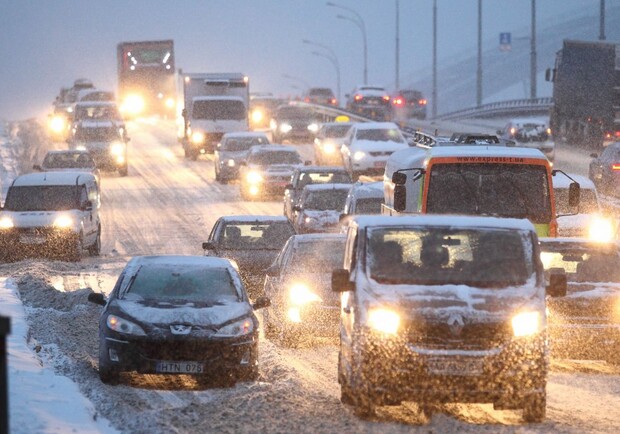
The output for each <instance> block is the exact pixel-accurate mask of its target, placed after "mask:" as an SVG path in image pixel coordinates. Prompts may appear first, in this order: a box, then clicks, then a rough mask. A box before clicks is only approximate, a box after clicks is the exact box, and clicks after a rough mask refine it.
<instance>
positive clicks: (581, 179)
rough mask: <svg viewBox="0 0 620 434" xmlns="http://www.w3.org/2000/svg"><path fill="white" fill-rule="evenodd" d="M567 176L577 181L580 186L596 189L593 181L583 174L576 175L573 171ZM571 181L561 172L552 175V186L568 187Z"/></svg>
mask: <svg viewBox="0 0 620 434" xmlns="http://www.w3.org/2000/svg"><path fill="white" fill-rule="evenodd" d="M568 176H570V177H571V178H573V179H574V180H575V181H576V182H578V183H579V186H580V187H581V188H586V189H588V190H596V187H595V186H594V183H593V182H592V181H591V180H590V179H589V178H586V177H585V176H582V175H576V174H573V173H569V174H568ZM571 182H573V181H571V180H570V179H568V178H567V177H566V176H564V175H563V174H561V173H558V174H556V175H555V176H554V177H553V188H568V186H569V185H570V184H571Z"/></svg>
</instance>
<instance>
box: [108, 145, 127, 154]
mask: <svg viewBox="0 0 620 434" xmlns="http://www.w3.org/2000/svg"><path fill="white" fill-rule="evenodd" d="M124 153H125V145H124V144H122V143H121V142H114V143H112V144H111V145H110V154H112V155H114V156H115V157H118V156H121V155H123V154H124Z"/></svg>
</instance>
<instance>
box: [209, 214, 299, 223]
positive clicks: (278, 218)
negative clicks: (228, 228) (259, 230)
mask: <svg viewBox="0 0 620 434" xmlns="http://www.w3.org/2000/svg"><path fill="white" fill-rule="evenodd" d="M218 221H223V222H227V223H271V222H288V221H289V220H288V218H287V217H286V216H284V215H225V216H222V217H220V218H219V219H218Z"/></svg>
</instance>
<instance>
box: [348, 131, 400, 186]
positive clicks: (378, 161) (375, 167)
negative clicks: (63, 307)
mask: <svg viewBox="0 0 620 434" xmlns="http://www.w3.org/2000/svg"><path fill="white" fill-rule="evenodd" d="M345 143H346V144H344V145H342V148H341V152H342V161H343V163H344V167H345V169H346V170H347V172H349V174H350V175H351V178H352V179H353V180H356V179H357V178H358V176H359V175H383V172H384V170H385V164H386V162H387V159H388V157H389V156H390V155H392V153H393V152H394V151H398V150H401V149H406V148H408V147H409V145H408V144H407V141H406V140H405V138H404V137H403V135H402V133H401V132H400V130H399V129H398V127H397V126H396V124H394V123H393V122H365V123H357V124H355V125H353V126H352V127H351V129H350V130H349V132H348V133H347V138H346V139H345Z"/></svg>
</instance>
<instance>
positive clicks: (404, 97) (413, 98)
mask: <svg viewBox="0 0 620 434" xmlns="http://www.w3.org/2000/svg"><path fill="white" fill-rule="evenodd" d="M391 98H392V99H391V105H390V107H391V110H392V117H393V119H398V120H401V119H402V120H406V119H409V118H417V119H426V103H427V101H426V98H424V96H423V95H422V92H420V91H419V90H410V89H402V90H400V91H398V92H396V93H395V94H393V95H392V97H391Z"/></svg>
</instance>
